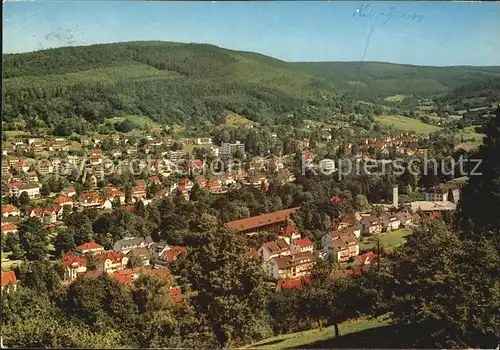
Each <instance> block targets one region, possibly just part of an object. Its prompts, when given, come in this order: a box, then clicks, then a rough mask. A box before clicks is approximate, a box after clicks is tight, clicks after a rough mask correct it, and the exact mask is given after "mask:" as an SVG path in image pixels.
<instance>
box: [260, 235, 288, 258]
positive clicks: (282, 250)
mask: <svg viewBox="0 0 500 350" xmlns="http://www.w3.org/2000/svg"><path fill="white" fill-rule="evenodd" d="M257 252H258V254H259V256H260V257H261V259H262V261H263V262H268V261H269V260H270V259H272V258H276V257H279V256H282V255H290V253H291V252H290V246H289V245H288V243H287V242H286V241H285V240H284V239H278V240H276V241H274V242H267V243H264V244H263V245H262V246H261V247H260V248H259V249H258V251H257Z"/></svg>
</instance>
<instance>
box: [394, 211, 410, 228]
mask: <svg viewBox="0 0 500 350" xmlns="http://www.w3.org/2000/svg"><path fill="white" fill-rule="evenodd" d="M396 215H397V217H398V219H399V222H400V223H401V225H400V227H403V228H408V227H411V226H412V224H413V215H412V214H410V213H409V212H407V211H403V212H400V213H397V214H396Z"/></svg>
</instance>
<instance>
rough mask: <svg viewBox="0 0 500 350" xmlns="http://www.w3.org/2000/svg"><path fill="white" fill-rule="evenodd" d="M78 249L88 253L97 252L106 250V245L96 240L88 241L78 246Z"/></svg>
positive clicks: (82, 252)
mask: <svg viewBox="0 0 500 350" xmlns="http://www.w3.org/2000/svg"><path fill="white" fill-rule="evenodd" d="M76 250H77V251H79V252H80V253H81V254H87V253H91V254H96V253H99V252H104V247H103V246H102V245H100V244H97V243H96V242H87V243H83V244H82V245H79V246H78V247H76Z"/></svg>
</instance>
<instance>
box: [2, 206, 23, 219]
mask: <svg viewBox="0 0 500 350" xmlns="http://www.w3.org/2000/svg"><path fill="white" fill-rule="evenodd" d="M19 215H21V212H20V211H19V209H17V208H16V207H15V206H13V205H12V204H6V205H4V206H3V207H2V217H4V218H7V217H9V216H19Z"/></svg>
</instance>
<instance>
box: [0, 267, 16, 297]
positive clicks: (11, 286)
mask: <svg viewBox="0 0 500 350" xmlns="http://www.w3.org/2000/svg"><path fill="white" fill-rule="evenodd" d="M16 289H17V278H16V274H15V273H14V271H5V272H4V271H2V293H3V292H6V293H9V292H10V291H15V290H16Z"/></svg>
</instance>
